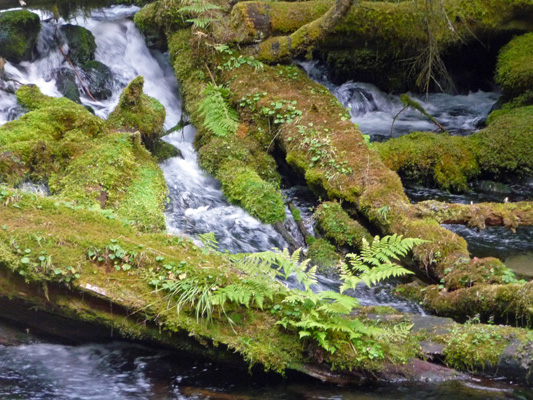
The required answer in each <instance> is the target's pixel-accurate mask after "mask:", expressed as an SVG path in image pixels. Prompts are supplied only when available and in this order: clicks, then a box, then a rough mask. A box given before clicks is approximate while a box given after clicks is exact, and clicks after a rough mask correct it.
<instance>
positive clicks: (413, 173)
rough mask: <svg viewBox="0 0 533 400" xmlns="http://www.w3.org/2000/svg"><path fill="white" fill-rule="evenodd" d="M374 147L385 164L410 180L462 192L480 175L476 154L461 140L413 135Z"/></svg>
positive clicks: (430, 134)
mask: <svg viewBox="0 0 533 400" xmlns="http://www.w3.org/2000/svg"><path fill="white" fill-rule="evenodd" d="M374 146H375V148H376V149H377V151H378V153H379V155H380V156H381V158H382V160H383V161H384V162H385V164H386V165H387V166H388V167H389V168H391V169H393V170H394V171H397V172H398V173H399V174H400V175H401V176H402V177H404V178H405V179H407V180H408V181H412V182H416V183H420V184H425V185H437V186H438V187H440V188H442V189H445V190H453V191H459V192H460V191H465V190H468V181H469V180H470V179H472V178H474V177H476V176H478V175H479V173H480V170H479V166H478V163H477V159H476V156H475V154H474V153H473V151H472V150H471V148H470V146H469V144H468V142H467V141H465V139H464V138H461V137H455V136H447V135H438V134H434V133H430V132H414V133H411V134H409V135H406V136H403V137H401V138H397V139H392V140H389V141H387V142H385V143H375V144H374Z"/></svg>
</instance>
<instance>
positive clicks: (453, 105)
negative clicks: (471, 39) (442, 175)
mask: <svg viewBox="0 0 533 400" xmlns="http://www.w3.org/2000/svg"><path fill="white" fill-rule="evenodd" d="M299 65H300V66H301V67H302V68H303V69H304V70H305V71H306V72H307V74H308V75H309V77H310V78H311V79H313V80H314V81H316V82H318V83H320V84H322V85H324V86H325V87H327V88H328V89H329V90H330V91H331V93H332V94H333V95H335V97H337V99H338V100H339V101H340V103H341V104H342V105H343V106H344V107H346V108H349V109H350V115H351V118H352V121H353V122H354V123H357V124H358V125H359V129H360V130H361V132H363V133H364V134H367V135H370V137H371V139H372V140H374V141H382V140H386V139H388V138H390V131H391V125H392V122H393V119H394V117H395V116H396V114H398V112H399V111H400V110H401V109H402V108H403V104H402V102H401V101H400V97H399V96H395V95H389V94H386V93H383V92H381V91H380V90H379V89H378V88H377V87H376V86H374V85H372V84H369V83H361V82H352V81H349V82H346V83H344V84H342V85H340V86H337V85H334V84H333V83H331V82H330V81H329V79H328V76H327V73H326V69H325V68H324V67H323V66H322V65H321V64H320V63H319V62H318V61H304V62H299ZM410 97H411V98H412V99H413V100H415V101H417V102H418V103H420V105H421V106H422V107H424V109H425V110H426V111H427V112H428V113H429V114H430V115H432V116H433V117H434V118H435V119H436V120H437V121H438V122H439V123H441V124H442V125H443V126H444V127H445V128H446V129H447V130H448V131H449V132H450V133H451V134H453V135H462V136H464V135H468V134H470V133H472V132H474V131H476V130H477V129H479V127H480V125H482V124H483V123H484V121H485V119H486V118H487V116H488V115H489V112H490V111H491V109H492V107H493V106H494V104H495V103H496V101H497V100H498V98H499V94H498V93H494V92H483V91H478V92H475V93H469V94H468V95H449V94H445V93H433V94H429V95H428V96H427V98H426V97H421V96H419V95H414V94H411V95H410ZM433 130H435V125H434V124H433V123H432V122H431V121H429V120H428V119H427V118H425V117H424V116H423V115H422V114H421V113H420V112H418V111H416V110H413V109H411V108H408V109H407V110H405V111H404V112H402V113H401V114H400V115H399V116H398V118H397V119H396V121H395V123H394V134H393V136H394V137H398V136H401V135H404V134H406V133H409V132H414V131H433Z"/></svg>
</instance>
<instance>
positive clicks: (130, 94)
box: [107, 76, 166, 150]
mask: <svg viewBox="0 0 533 400" xmlns="http://www.w3.org/2000/svg"><path fill="white" fill-rule="evenodd" d="M143 85H144V78H143V77H142V76H138V77H137V78H135V79H134V80H132V81H131V82H130V83H129V85H128V86H127V87H126V88H125V89H124V91H123V92H122V94H121V95H120V100H119V103H118V105H117V107H116V108H115V110H113V112H112V113H111V114H110V115H109V118H108V120H107V126H108V127H110V128H111V129H116V130H126V131H129V132H135V131H139V132H140V134H141V138H142V141H143V143H144V145H145V146H146V148H147V149H149V150H152V149H153V147H154V142H155V141H156V139H158V138H159V136H160V135H161V134H162V133H163V123H164V122H165V115H166V113H165V108H164V107H163V105H162V104H161V103H160V102H159V101H157V100H156V99H154V98H152V97H149V96H147V95H145V94H144V93H143Z"/></svg>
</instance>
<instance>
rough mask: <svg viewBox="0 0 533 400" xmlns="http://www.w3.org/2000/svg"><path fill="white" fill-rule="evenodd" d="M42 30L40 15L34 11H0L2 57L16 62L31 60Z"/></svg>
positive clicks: (0, 52)
mask: <svg viewBox="0 0 533 400" xmlns="http://www.w3.org/2000/svg"><path fill="white" fill-rule="evenodd" d="M40 30H41V21H40V20H39V16H38V15H36V14H34V13H32V12H29V11H26V10H20V11H6V12H2V13H0V57H4V58H5V59H7V60H8V61H11V62H14V63H19V62H21V61H27V60H30V59H31V57H32V53H33V49H34V47H35V45H36V43H37V35H38V34H39V31H40Z"/></svg>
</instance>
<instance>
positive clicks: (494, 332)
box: [443, 325, 513, 371]
mask: <svg viewBox="0 0 533 400" xmlns="http://www.w3.org/2000/svg"><path fill="white" fill-rule="evenodd" d="M505 333H506V332H505V329H502V327H499V326H487V325H465V326H456V327H455V328H454V329H452V332H451V335H450V337H449V340H448V341H447V343H446V346H445V348H444V351H443V354H444V356H445V357H446V358H445V361H446V363H447V364H448V365H449V366H450V367H452V368H455V369H459V370H467V371H474V370H484V369H485V368H489V367H493V368H494V367H497V365H498V363H499V361H500V356H501V354H502V353H503V351H504V350H505V348H506V347H507V345H508V344H509V341H510V339H512V337H513V336H512V335H513V333H512V332H510V333H509V334H505Z"/></svg>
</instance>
